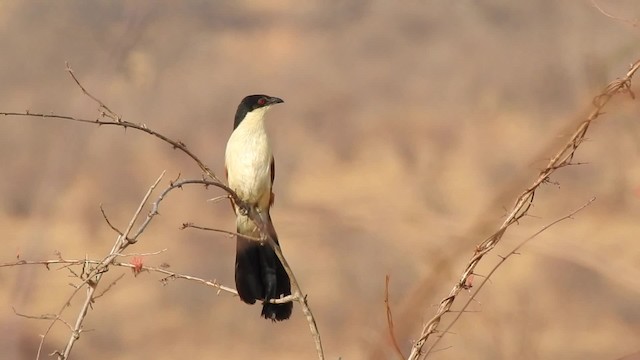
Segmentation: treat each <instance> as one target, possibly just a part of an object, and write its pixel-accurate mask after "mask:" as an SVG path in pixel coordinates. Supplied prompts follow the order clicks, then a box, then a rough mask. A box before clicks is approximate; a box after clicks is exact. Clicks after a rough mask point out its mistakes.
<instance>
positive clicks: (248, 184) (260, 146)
mask: <svg viewBox="0 0 640 360" xmlns="http://www.w3.org/2000/svg"><path fill="white" fill-rule="evenodd" d="M243 130H245V129H242V124H241V125H240V127H239V128H238V129H236V131H234V132H233V134H232V135H231V137H230V138H229V142H228V143H227V150H226V154H225V164H226V167H227V176H228V178H227V181H228V182H229V187H230V188H231V189H233V191H235V192H236V193H237V194H238V196H239V197H240V198H241V199H242V200H244V201H246V202H248V203H251V204H256V205H257V206H258V208H260V209H267V208H268V207H269V201H270V198H271V157H272V156H271V148H270V146H269V141H268V139H267V137H266V134H265V133H264V131H253V132H252V133H250V132H249V131H243ZM247 130H252V129H247Z"/></svg>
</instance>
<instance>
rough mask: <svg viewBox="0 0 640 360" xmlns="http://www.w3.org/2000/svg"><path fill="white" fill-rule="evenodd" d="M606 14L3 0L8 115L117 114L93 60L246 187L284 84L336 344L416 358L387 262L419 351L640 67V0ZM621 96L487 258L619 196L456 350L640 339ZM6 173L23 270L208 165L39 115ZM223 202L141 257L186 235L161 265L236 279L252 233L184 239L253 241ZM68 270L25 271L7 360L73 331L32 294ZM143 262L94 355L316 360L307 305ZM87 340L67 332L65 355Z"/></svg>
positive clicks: (481, 308)
mask: <svg viewBox="0 0 640 360" xmlns="http://www.w3.org/2000/svg"><path fill="white" fill-rule="evenodd" d="M595 4H597V6H599V7H600V8H601V10H598V9H597V7H596V6H595V5H594V3H593V2H591V1H588V0H584V1H553V0H541V1H530V2H524V1H520V2H512V1H504V0H502V1H499V0H487V1H475V0H459V1H420V2H417V1H416V2H414V1H404V2H393V1H357V0H354V1H334V2H325V1H308V2H299V1H292V0H273V1H253V0H242V1H190V2H180V3H178V2H170V1H164V2H163V1H159V2H151V1H148V2H111V1H102V2H98V1H92V2H85V1H69V2H23V1H17V0H3V1H0V34H1V35H0V48H2V49H3V51H2V55H1V56H0V111H24V110H26V109H28V110H30V111H33V112H44V113H48V112H53V113H58V114H66V115H73V116H78V117H82V118H87V119H95V118H97V117H98V115H99V114H98V111H97V106H96V104H95V103H93V102H92V101H91V100H90V99H88V98H87V97H86V96H83V94H82V92H81V91H80V89H79V88H78V87H77V86H76V85H75V84H74V83H73V82H72V80H71V79H70V77H69V75H68V74H67V73H66V72H65V70H64V69H65V61H68V62H69V63H70V65H71V67H72V68H73V69H74V70H75V73H76V74H77V76H78V78H79V79H80V80H81V81H82V82H83V84H84V85H85V86H86V87H87V89H88V90H89V91H90V92H92V93H93V94H94V95H96V96H97V97H98V98H100V99H101V100H102V101H103V102H105V103H106V104H107V105H108V106H110V107H111V109H113V110H114V111H115V112H116V113H118V114H121V115H122V116H123V118H124V119H126V120H129V121H132V122H139V123H144V124H146V125H147V126H149V127H150V128H153V129H155V130H156V131H158V132H160V133H162V134H165V135H167V136H169V137H171V138H173V139H176V140H180V141H183V142H184V143H185V144H187V146H188V147H189V149H191V150H192V151H193V152H194V153H196V154H197V155H198V156H200V157H201V159H202V160H203V161H205V162H206V163H207V164H208V165H209V166H210V167H211V168H212V169H214V171H216V173H217V174H218V175H220V176H222V175H223V157H224V156H223V154H224V147H225V144H226V140H227V138H228V136H229V134H230V132H231V128H232V119H233V115H234V113H235V109H236V106H237V104H238V102H239V101H240V99H241V98H242V97H243V96H245V95H247V94H250V93H267V94H270V95H275V96H279V97H282V98H283V99H284V100H285V104H284V105H283V106H278V107H277V108H275V109H274V110H273V111H272V112H271V113H270V117H269V119H268V125H267V126H268V130H269V132H270V134H271V136H272V139H273V143H274V152H275V156H276V158H277V176H276V182H275V193H276V196H277V200H276V205H275V209H274V211H273V212H272V215H273V217H274V221H275V224H276V228H277V229H278V232H279V235H280V238H281V243H282V248H283V251H284V253H285V255H286V256H287V259H288V260H289V262H290V264H291V266H292V268H293V269H294V271H295V273H296V275H297V277H298V280H299V282H300V284H301V286H302V288H303V290H304V291H305V292H306V293H307V294H308V298H309V302H310V305H311V307H312V309H313V311H314V313H315V315H316V317H317V322H318V326H319V329H320V332H321V334H322V336H323V341H324V345H325V350H326V354H327V357H328V358H329V359H337V358H342V359H369V358H371V359H391V358H395V355H394V353H393V352H392V348H391V346H390V342H389V340H388V335H387V325H386V316H385V305H384V284H385V275H389V276H390V278H391V284H390V303H391V307H392V310H393V315H394V320H395V332H396V335H397V338H398V342H399V344H400V346H401V348H402V350H403V352H404V353H405V355H408V353H409V349H410V347H411V344H412V341H414V340H415V339H416V338H417V337H418V336H419V331H420V328H421V327H422V324H423V322H425V321H426V320H428V319H429V318H431V316H433V314H434V313H435V311H436V307H435V305H436V304H438V303H439V301H440V300H441V299H442V298H444V297H445V296H446V295H447V293H448V292H449V290H450V288H451V287H452V286H453V284H454V283H455V281H456V279H457V277H458V276H459V274H460V273H461V271H462V270H463V268H464V265H465V263H466V262H467V261H468V259H469V258H470V256H471V254H472V253H473V250H474V248H475V244H477V243H479V242H480V241H482V240H483V239H484V238H485V237H487V236H488V235H489V234H491V233H492V232H493V231H494V230H495V229H496V228H497V227H498V226H499V224H500V223H501V222H502V220H503V219H504V216H505V214H506V212H507V211H506V209H508V208H510V207H511V206H512V204H513V201H514V200H515V198H516V196H517V195H518V194H519V193H520V192H521V191H522V190H523V189H524V188H525V187H527V186H528V185H529V184H530V183H531V182H532V181H533V180H534V178H535V177H536V176H537V174H538V171H539V170H540V169H541V168H543V167H544V166H545V165H546V162H547V159H548V158H549V157H550V156H552V155H553V154H554V153H555V151H556V150H557V148H558V146H559V145H560V144H561V143H562V142H564V141H565V140H566V138H567V136H568V135H570V134H571V132H572V131H573V130H574V129H575V127H576V124H577V123H578V122H579V121H580V120H581V119H583V118H584V115H585V114H586V113H587V111H588V110H589V106H590V104H591V100H592V98H593V96H595V95H596V94H598V93H599V91H600V90H601V89H602V88H603V87H604V86H605V85H606V84H607V83H608V82H609V81H611V80H613V79H615V78H616V77H618V76H622V75H623V74H624V73H625V72H626V71H627V69H628V66H629V64H630V63H632V62H633V61H635V60H637V59H638V58H639V57H640V48H639V47H638V37H639V35H640V30H639V28H638V23H637V21H638V20H637V19H639V18H640V8H638V4H637V2H636V1H635V0H617V1H613V0H596V3H595ZM602 11H604V12H606V13H607V14H608V16H607V15H605V14H603V12H602ZM611 17H618V18H621V19H623V20H620V19H613V18H611ZM625 19H626V20H629V21H625ZM634 21H635V22H634ZM637 83H638V81H636V85H634V89H635V91H636V93H640V90H639V89H640V88H638V86H637ZM606 111H607V113H606V114H605V115H604V116H603V117H602V118H601V120H599V121H598V122H597V123H596V124H595V125H594V126H593V127H592V128H591V129H590V132H589V134H588V136H587V137H588V140H589V141H588V142H585V143H584V144H583V146H582V147H581V148H580V150H579V152H578V155H577V157H576V161H579V162H583V163H584V164H583V165H580V166H575V167H569V168H565V169H562V170H561V171H559V172H558V174H557V175H555V176H554V177H553V178H552V180H553V181H554V183H553V184H549V185H545V186H544V187H543V188H542V189H541V190H540V191H539V192H538V193H537V196H536V200H535V205H534V207H533V209H532V210H531V212H530V214H531V215H532V216H529V217H526V218H524V219H523V220H522V221H521V222H520V224H519V225H518V226H514V227H513V228H511V230H509V232H508V233H507V234H506V236H505V237H504V239H503V241H502V243H501V245H500V246H499V248H497V249H496V250H495V251H494V252H492V253H491V254H490V255H489V256H487V258H486V259H485V262H483V264H482V265H481V266H480V267H479V268H478V273H479V274H486V273H487V272H488V271H489V270H490V269H491V267H492V266H493V265H494V264H495V263H496V262H497V261H498V260H499V256H498V255H500V254H503V255H504V254H506V253H507V252H508V251H509V250H510V249H511V248H513V247H514V246H516V245H517V244H518V243H519V242H520V241H522V240H523V239H525V238H526V237H528V236H529V235H531V234H532V233H534V232H535V231H537V230H538V229H540V228H541V227H542V226H544V225H546V224H548V223H550V222H551V221H553V220H555V219H556V218H558V217H560V216H563V215H565V214H567V213H569V212H570V211H572V210H573V209H575V208H577V207H579V206H581V205H582V204H583V203H585V202H586V201H587V200H588V199H589V198H591V197H592V196H596V197H597V201H596V202H595V203H593V204H592V205H591V206H590V207H589V208H587V209H585V210H584V211H583V212H581V213H580V214H578V215H577V216H576V217H575V219H574V220H570V221H565V222H563V223H561V224H559V225H557V226H555V227H554V228H552V229H550V230H547V231H546V232H544V233H543V234H542V235H541V236H539V237H538V238H536V239H535V240H534V241H532V242H531V243H530V244H529V245H527V246H526V247H525V248H524V249H523V250H522V251H521V254H520V255H519V256H516V257H514V258H512V259H510V260H509V261H507V262H506V263H505V264H504V266H503V267H502V268H501V269H500V270H499V271H498V272H497V273H496V275H495V276H494V277H493V278H492V281H491V283H490V284H488V286H486V287H485V289H483V291H482V292H481V294H480V295H479V297H478V299H477V300H478V301H477V302H474V303H473V304H472V306H471V310H473V311H474V312H472V313H468V314H465V315H464V316H463V317H462V319H461V320H460V322H458V323H457V325H456V326H455V327H454V328H453V329H452V330H451V331H452V333H449V334H447V336H446V337H445V338H444V339H443V340H442V342H441V343H440V345H439V348H440V349H442V350H441V351H438V352H436V353H435V354H433V355H432V356H431V358H433V359H516V358H517V359H617V358H620V357H623V356H626V355H629V354H632V353H634V352H637V351H640V343H639V342H638V339H639V338H640V337H639V334H640V265H639V264H640V245H639V243H640V242H639V240H640V239H639V234H640V222H639V221H638V219H639V217H640V122H639V121H638V114H640V105H639V102H638V101H635V102H634V101H631V99H630V98H629V97H628V96H621V97H618V98H616V99H615V100H614V101H613V102H612V103H610V105H609V106H608V108H607V110H606ZM0 163H1V164H2V180H1V181H0V198H1V199H2V200H1V201H0V229H1V230H0V234H1V237H2V242H3V251H2V254H1V256H0V262H3V263H4V262H11V261H16V256H19V258H20V259H25V260H36V259H48V258H56V255H55V252H56V251H59V252H60V253H61V254H62V256H63V257H65V258H84V257H85V256H87V257H89V258H96V259H99V258H102V257H103V256H104V255H105V254H107V253H108V252H109V250H110V249H111V246H112V244H113V241H114V240H115V238H116V234H115V233H114V232H113V231H112V230H111V229H110V228H109V227H108V226H107V224H106V223H105V221H104V220H103V218H102V215H101V214H100V209H99V206H100V204H102V205H103V207H104V209H105V211H106V212H107V214H108V215H109V217H110V220H111V221H112V222H113V223H114V224H115V225H116V226H118V227H120V228H125V227H126V224H127V223H128V221H129V219H130V217H131V215H132V214H133V212H134V211H135V209H136V207H137V205H138V203H139V201H140V200H141V199H142V197H143V195H144V193H145V192H146V191H147V189H148V187H149V186H150V185H151V184H152V183H153V181H154V180H155V179H156V178H157V177H158V176H159V175H160V173H161V172H162V171H163V170H166V171H167V175H166V177H165V179H164V181H163V182H162V183H161V186H160V188H164V187H166V186H167V185H168V182H169V181H170V180H171V179H175V178H177V177H178V176H181V177H184V178H200V176H201V174H200V172H199V169H198V167H197V166H196V165H195V164H194V163H193V162H192V161H191V160H190V159H189V158H187V157H186V156H185V155H184V154H182V153H181V152H179V151H175V150H173V149H171V147H170V146H168V145H167V144H165V143H162V142H161V141H159V140H157V139H156V138H153V137H151V136H148V135H146V134H143V133H140V132H136V131H134V130H126V131H124V130H123V129H122V128H108V127H97V126H92V125H86V124H80V123H74V122H66V121H59V120H48V119H38V118H26V117H2V118H0ZM218 195H220V192H219V191H216V190H215V189H208V190H205V189H202V188H200V187H193V188H185V189H184V190H182V191H176V192H173V193H172V194H171V195H170V196H169V198H168V199H167V200H165V201H164V202H163V203H162V207H161V209H160V213H161V215H160V216H159V217H157V218H156V219H155V220H154V221H153V222H152V224H151V226H150V227H149V228H148V230H147V231H146V232H145V233H144V234H143V236H142V237H141V238H140V241H139V243H138V244H136V245H135V246H132V247H130V248H129V251H130V252H136V253H144V252H153V251H158V250H162V249H165V248H166V249H167V251H165V252H163V253H161V254H159V255H155V256H147V257H145V258H144V263H145V264H146V265H150V266H159V265H160V264H162V263H167V264H169V265H170V266H171V267H170V270H173V271H176V272H180V273H184V274H190V275H193V276H198V277H202V278H205V279H216V280H217V281H219V282H221V283H222V284H226V285H230V286H233V267H234V256H235V250H234V247H235V244H234V241H233V240H230V239H228V238H227V237H225V236H223V235H220V234H214V233H209V232H202V231H197V230H179V227H180V224H182V223H183V222H187V221H190V222H194V223H196V224H199V225H203V226H209V227H219V228H222V229H227V230H233V226H234V224H235V223H234V220H233V215H232V213H231V210H230V208H229V206H228V204H227V203H226V202H223V203H217V204H213V203H210V202H206V199H209V198H212V197H215V196H218ZM125 261H128V260H127V259H125ZM56 269H57V267H52V269H51V270H50V271H47V270H46V268H44V267H43V266H31V267H29V266H20V267H10V268H1V269H0V286H1V288H2V291H1V292H0V334H1V335H2V336H0V346H1V348H2V353H3V354H4V355H3V356H6V358H7V359H33V358H35V353H36V350H37V347H38V343H39V340H40V336H39V335H40V334H43V333H44V331H45V330H46V328H47V326H48V324H49V323H48V322H46V321H38V320H29V319H24V318H20V317H17V316H16V315H14V313H13V311H12V307H14V308H15V309H16V311H18V312H21V313H26V314H31V315H39V314H46V313H55V312H57V311H58V310H59V309H60V307H61V306H62V305H63V304H64V302H65V301H66V299H67V298H68V297H69V296H70V294H71V293H72V291H73V288H72V287H71V286H69V283H73V282H75V283H77V282H78V280H77V279H74V278H73V277H71V276H70V273H69V271H68V270H65V269H62V270H56ZM76 270H77V271H79V269H76ZM120 274H124V278H122V279H121V280H120V281H119V282H118V283H117V285H116V286H115V287H113V288H112V289H111V290H110V291H109V292H108V293H106V295H105V296H103V297H102V298H100V299H98V300H97V301H96V303H95V304H94V305H93V310H91V311H90V313H89V315H88V317H87V320H86V324H85V329H86V330H87V332H85V333H83V334H82V336H81V338H80V340H79V341H78V343H77V344H76V347H75V348H74V352H73V355H74V356H73V357H74V358H77V359H98V360H99V359H140V358H142V359H175V358H187V359H205V358H208V359H251V358H266V359H276V358H279V359H282V358H305V359H313V358H315V356H316V355H315V350H314V345H313V341H312V340H311V337H310V335H309V332H308V326H307V324H306V321H305V319H304V317H303V316H302V313H301V312H300V311H299V307H298V306H297V305H296V306H295V309H294V315H293V316H292V318H291V320H289V321H286V322H283V323H278V324H274V323H271V322H268V321H265V320H263V319H260V317H259V315H260V307H259V306H253V307H251V306H248V305H245V304H243V303H242V302H240V301H239V300H238V298H236V297H233V296H231V295H228V294H226V293H221V294H219V295H217V293H216V291H215V290H214V289H212V288H208V287H205V286H202V285H200V284H197V283H192V282H188V281H170V282H169V283H168V284H167V285H166V286H163V285H162V284H161V283H160V282H159V281H158V280H159V279H160V276H158V275H157V274H151V273H142V274H141V275H139V276H137V277H134V276H133V275H132V274H131V272H130V271H129V270H127V269H112V270H111V271H110V272H109V273H108V275H106V277H105V278H104V279H103V282H102V288H104V287H106V285H107V284H109V283H110V282H111V281H113V280H114V279H116V278H117V276H118V275H120ZM476 281H477V282H479V279H476ZM99 292H100V290H99ZM83 296H84V292H81V293H80V294H79V297H77V298H75V299H74V300H73V301H72V302H71V307H70V308H69V309H67V310H66V311H65V313H64V316H65V318H66V320H67V321H74V319H75V317H76V316H77V309H78V306H79V305H80V304H81V301H82V297H83ZM468 296H469V294H467V293H462V294H461V297H460V299H459V301H457V302H456V304H455V305H454V309H458V308H459V307H460V306H461V304H462V303H463V302H464V301H466V299H468ZM452 318H453V315H447V316H446V317H445V321H444V323H443V325H445V324H446V323H448V321H450V320H451V319H452ZM88 330H91V331H88ZM68 337H69V331H68V329H67V328H66V327H65V326H64V325H62V324H58V325H56V326H55V327H54V328H53V330H52V332H51V333H50V334H49V335H48V337H47V339H46V342H45V346H44V353H45V354H48V353H51V352H52V351H54V350H56V349H60V350H61V349H62V348H64V345H65V344H66V341H67V339H68ZM43 358H44V356H43Z"/></svg>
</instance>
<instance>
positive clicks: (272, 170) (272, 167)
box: [269, 156, 276, 207]
mask: <svg viewBox="0 0 640 360" xmlns="http://www.w3.org/2000/svg"><path fill="white" fill-rule="evenodd" d="M270 172H271V189H270V190H271V199H270V200H269V207H272V206H273V202H274V201H275V198H276V196H275V194H274V193H273V181H274V180H275V178H276V160H275V159H274V158H273V156H271V167H270Z"/></svg>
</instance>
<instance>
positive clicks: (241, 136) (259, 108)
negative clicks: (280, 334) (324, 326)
mask: <svg viewBox="0 0 640 360" xmlns="http://www.w3.org/2000/svg"><path fill="white" fill-rule="evenodd" d="M280 103H284V101H283V100H282V99H280V98H278V97H274V96H268V95H260V94H258V95H249V96H246V97H245V98H243V99H242V101H241V102H240V105H238V110H237V111H236V115H235V118H234V122H233V131H232V132H231V136H230V137H229V140H228V142H227V147H226V150H225V171H226V175H227V184H228V186H229V188H231V189H232V190H233V191H234V192H235V193H236V194H237V195H238V198H239V199H240V200H241V201H243V202H245V203H246V204H248V205H249V206H255V208H256V209H257V210H258V213H259V214H260V217H261V218H262V219H263V221H264V223H265V225H266V226H265V228H266V231H267V232H268V233H269V236H270V237H271V238H272V239H273V240H274V241H275V243H276V244H279V242H278V236H277V234H276V231H275V228H274V226H273V222H272V221H271V215H270V214H269V210H270V209H271V206H273V202H274V194H273V181H274V179H275V161H274V158H273V154H272V152H271V145H270V143H269V137H268V136H267V132H266V129H265V115H266V113H267V112H268V111H269V109H270V108H271V107H272V106H273V105H276V104H280ZM231 205H232V207H233V209H234V211H235V214H236V228H237V235H236V261H235V282H236V289H237V290H238V295H239V296H240V299H241V300H242V301H244V302H245V303H247V304H254V303H255V302H256V301H262V313H261V315H262V317H264V318H265V319H268V320H272V321H282V320H286V319H288V318H289V317H290V316H291V311H292V309H293V303H292V302H287V303H282V304H273V303H271V302H269V300H271V299H278V298H281V297H284V296H287V295H291V282H290V279H289V275H287V272H286V271H285V269H284V266H283V265H282V262H281V261H280V259H278V257H277V255H276V253H275V251H274V250H273V248H272V247H271V246H270V245H269V244H268V243H261V242H258V241H255V240H251V238H261V233H260V229H259V228H258V227H257V226H256V224H255V223H254V222H253V221H252V220H251V219H250V218H249V217H248V216H247V214H246V213H244V212H243V211H242V209H241V208H240V206H238V204H234V202H233V200H231Z"/></svg>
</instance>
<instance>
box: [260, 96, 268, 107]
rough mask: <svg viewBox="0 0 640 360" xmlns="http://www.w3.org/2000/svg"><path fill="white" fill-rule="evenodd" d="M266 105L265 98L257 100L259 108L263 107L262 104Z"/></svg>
mask: <svg viewBox="0 0 640 360" xmlns="http://www.w3.org/2000/svg"><path fill="white" fill-rule="evenodd" d="M266 103H267V99H265V98H260V99H259V100H258V105H260V106H262V105H264V104H266Z"/></svg>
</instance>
